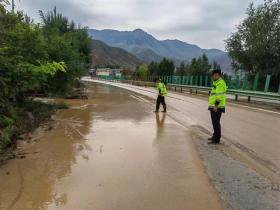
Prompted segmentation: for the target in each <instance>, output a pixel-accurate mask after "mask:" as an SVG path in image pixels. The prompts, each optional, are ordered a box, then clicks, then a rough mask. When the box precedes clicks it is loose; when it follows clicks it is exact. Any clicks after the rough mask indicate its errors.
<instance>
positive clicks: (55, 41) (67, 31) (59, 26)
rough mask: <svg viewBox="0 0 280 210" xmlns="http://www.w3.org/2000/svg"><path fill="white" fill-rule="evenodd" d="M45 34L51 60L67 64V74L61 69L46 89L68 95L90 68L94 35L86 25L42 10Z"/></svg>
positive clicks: (54, 12)
mask: <svg viewBox="0 0 280 210" xmlns="http://www.w3.org/2000/svg"><path fill="white" fill-rule="evenodd" d="M40 16H41V20H42V31H43V36H44V37H45V38H46V40H47V47H46V48H47V53H48V56H49V59H51V60H53V61H56V62H59V61H63V62H65V64H66V65H67V74H64V73H61V72H59V73H58V74H56V75H55V76H54V77H53V78H50V79H49V83H50V85H49V86H48V88H47V89H46V90H47V91H50V92H52V93H53V94H65V93H67V92H70V91H71V90H72V87H73V85H74V84H75V81H76V79H77V78H79V77H81V76H83V75H84V74H85V73H86V71H87V69H88V67H89V54H90V51H91V49H90V38H89V37H88V34H87V30H86V28H80V27H76V24H75V23H74V22H73V21H69V20H68V18H67V17H64V16H63V15H62V14H60V13H57V11H56V8H54V10H53V11H50V12H46V13H44V12H42V11H40Z"/></svg>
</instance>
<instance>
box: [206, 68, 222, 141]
mask: <svg viewBox="0 0 280 210" xmlns="http://www.w3.org/2000/svg"><path fill="white" fill-rule="evenodd" d="M221 74H222V72H221V69H215V70H213V71H212V80H213V87H212V90H211V92H210V96H209V108H208V109H209V110H210V113H211V120H212V124H213V130H214V133H213V136H212V137H211V138H209V139H208V140H209V141H210V142H209V144H219V143H220V140H221V124H220V120H221V116H222V113H224V112H225V108H226V92H227V85H226V82H225V81H224V80H223V79H222V77H221Z"/></svg>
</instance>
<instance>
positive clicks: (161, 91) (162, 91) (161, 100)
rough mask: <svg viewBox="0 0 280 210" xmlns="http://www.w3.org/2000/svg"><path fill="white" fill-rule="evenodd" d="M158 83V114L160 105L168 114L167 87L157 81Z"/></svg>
mask: <svg viewBox="0 0 280 210" xmlns="http://www.w3.org/2000/svg"><path fill="white" fill-rule="evenodd" d="M156 82H157V90H158V98H157V105H156V111H155V112H156V113H157V112H159V107H160V104H162V106H163V112H166V104H165V96H167V90H166V85H165V84H164V83H163V82H162V81H161V80H160V79H156Z"/></svg>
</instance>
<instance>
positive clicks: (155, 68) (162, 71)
mask: <svg viewBox="0 0 280 210" xmlns="http://www.w3.org/2000/svg"><path fill="white" fill-rule="evenodd" d="M174 71H175V65H174V62H173V61H172V60H168V59H166V58H164V59H162V61H161V62H160V63H157V62H151V63H150V65H149V66H148V75H149V76H172V75H174Z"/></svg>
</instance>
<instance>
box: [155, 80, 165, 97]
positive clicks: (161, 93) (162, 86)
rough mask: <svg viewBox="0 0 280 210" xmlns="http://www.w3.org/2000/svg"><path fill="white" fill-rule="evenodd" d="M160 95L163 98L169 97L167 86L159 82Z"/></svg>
mask: <svg viewBox="0 0 280 210" xmlns="http://www.w3.org/2000/svg"><path fill="white" fill-rule="evenodd" d="M157 89H158V94H159V95H161V96H167V90H166V86H165V84H164V83H163V82H159V83H158V85H157Z"/></svg>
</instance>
